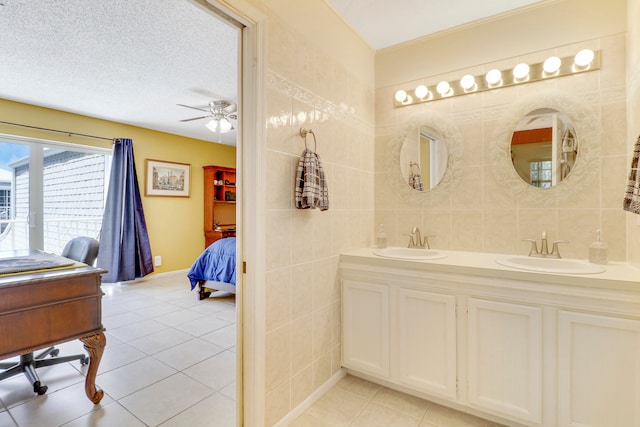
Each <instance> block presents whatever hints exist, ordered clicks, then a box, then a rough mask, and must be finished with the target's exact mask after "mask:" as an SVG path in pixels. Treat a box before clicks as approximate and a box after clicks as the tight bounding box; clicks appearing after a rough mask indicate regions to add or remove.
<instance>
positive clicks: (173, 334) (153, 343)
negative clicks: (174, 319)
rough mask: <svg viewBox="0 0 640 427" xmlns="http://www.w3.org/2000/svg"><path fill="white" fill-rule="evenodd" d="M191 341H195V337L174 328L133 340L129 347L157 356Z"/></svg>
mask: <svg viewBox="0 0 640 427" xmlns="http://www.w3.org/2000/svg"><path fill="white" fill-rule="evenodd" d="M190 339H193V337H192V336H191V335H189V334H186V333H184V332H181V331H178V330H175V329H173V328H166V329H165V330H164V331H160V332H156V333H155V334H151V335H147V336H146V337H142V338H139V339H137V340H133V341H131V342H129V345H132V346H134V347H135V348H137V349H138V350H140V351H142V352H143V353H146V354H156V353H159V352H161V351H163V350H166V349H168V348H171V347H174V346H176V345H178V344H180V343H183V342H186V341H189V340H190Z"/></svg>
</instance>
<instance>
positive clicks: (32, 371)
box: [0, 237, 100, 395]
mask: <svg viewBox="0 0 640 427" xmlns="http://www.w3.org/2000/svg"><path fill="white" fill-rule="evenodd" d="M99 246H100V245H99V243H98V241H97V240H95V239H92V238H91V237H76V238H74V239H71V240H70V241H69V242H68V243H67V244H66V245H65V247H64V249H63V250H62V256H63V257H65V258H69V259H72V260H74V261H79V262H83V263H85V264H87V265H93V263H94V262H95V261H96V258H97V256H98V249H99ZM58 354H60V350H58V349H57V348H55V347H49V348H48V349H46V350H44V351H43V352H41V353H39V354H37V355H35V356H34V354H33V353H27V354H22V355H20V361H19V362H3V363H0V369H4V371H3V372H0V381H2V380H4V379H7V378H10V377H13V376H14V375H18V374H20V373H22V372H24V374H25V375H26V376H27V378H28V379H29V381H30V382H31V384H33V391H34V393H38V394H40V395H42V394H45V393H46V392H47V388H48V387H47V386H46V385H44V384H41V383H40V378H38V374H37V373H36V369H37V368H41V367H43V366H51V365H57V364H59V363H66V362H71V361H73V360H79V361H80V364H82V365H86V364H87V363H89V356H87V355H86V354H75V355H73V356H61V357H57V356H58ZM49 355H51V356H52V357H50V358H49V359H45V358H46V357H47V356H49Z"/></svg>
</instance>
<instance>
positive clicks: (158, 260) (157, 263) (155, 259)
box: [153, 255, 162, 267]
mask: <svg viewBox="0 0 640 427" xmlns="http://www.w3.org/2000/svg"><path fill="white" fill-rule="evenodd" d="M153 265H154V266H155V267H160V266H161V265H162V257H161V256H160V255H156V256H155V257H153Z"/></svg>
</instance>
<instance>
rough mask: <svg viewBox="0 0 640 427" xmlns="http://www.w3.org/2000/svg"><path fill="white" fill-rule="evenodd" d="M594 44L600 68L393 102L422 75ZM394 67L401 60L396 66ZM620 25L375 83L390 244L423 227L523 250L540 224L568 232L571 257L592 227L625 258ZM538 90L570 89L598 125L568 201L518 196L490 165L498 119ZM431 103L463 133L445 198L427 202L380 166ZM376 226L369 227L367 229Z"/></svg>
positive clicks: (467, 241) (613, 254) (379, 175)
mask: <svg viewBox="0 0 640 427" xmlns="http://www.w3.org/2000/svg"><path fill="white" fill-rule="evenodd" d="M585 47H589V48H591V49H594V50H596V49H600V50H601V52H602V66H601V69H600V70H599V71H593V72H589V73H584V74H580V75H574V76H568V77H561V78H557V79H553V80H548V81H543V82H537V83H529V84H525V85H521V86H514V87H508V88H502V89H497V90H492V91H488V92H483V93H480V94H473V95H466V96H460V97H454V98H450V99H447V100H440V101H435V102H431V103H425V104H419V105H414V106H407V107H401V108H394V107H393V102H392V99H393V94H394V93H395V91H396V90H397V89H401V88H402V89H406V88H411V87H415V86H417V85H418V84H420V83H425V84H435V83H437V82H438V81H440V80H452V79H454V78H459V77H461V76H463V75H464V74H467V73H470V74H473V75H478V74H483V73H486V72H487V71H488V70H490V69H492V68H498V69H505V68H509V67H513V66H514V65H516V64H517V63H519V62H522V61H526V62H529V63H535V62H542V61H544V60H545V59H546V58H547V57H549V56H551V55H558V56H560V57H564V56H569V55H574V54H575V53H576V52H578V51H579V50H580V49H582V48H585ZM399 66H400V65H399ZM625 67H626V33H620V34H615V35H611V36H608V37H604V38H599V39H595V40H585V41H584V42H580V43H575V44H572V45H567V46H561V47H553V48H550V49H548V50H544V51H539V52H534V53H527V54H524V55H522V56H521V57H517V58H508V59H505V60H502V61H498V62H492V63H486V64H480V65H478V66H476V67H473V68H469V69H463V70H457V71H455V72H452V73H449V74H445V75H438V76H431V77H427V78H425V79H422V80H416V81H412V82H402V83H401V84H395V85H392V86H387V87H384V88H379V89H378V90H377V91H376V177H375V180H376V218H375V222H376V224H378V223H384V224H385V228H386V229H387V230H388V231H387V234H388V236H389V244H391V245H401V246H403V245H406V239H407V238H406V237H405V236H403V233H408V232H409V231H410V229H411V227H413V226H420V227H421V229H422V230H423V235H424V234H432V235H435V237H434V238H432V239H431V243H432V246H433V247H435V248H439V249H453V250H466V251H479V252H501V253H517V254H526V253H528V249H529V248H528V246H527V245H528V244H527V243H526V242H522V241H521V239H524V238H539V236H540V233H541V232H542V231H546V232H547V234H548V235H549V239H550V240H555V239H564V240H569V241H570V243H569V244H567V245H564V247H563V248H562V249H563V251H562V254H563V256H565V257H571V258H586V257H587V256H588V246H589V244H590V242H592V241H593V240H594V237H595V233H593V232H592V231H595V230H596V229H601V230H602V233H603V239H604V240H605V241H607V242H608V243H609V248H610V254H609V257H610V259H611V260H617V261H624V260H626V257H627V232H626V221H625V213H624V212H623V211H622V209H621V206H622V199H623V197H624V190H625V185H626V170H627V167H628V165H627V150H628V144H627V133H626V129H627V127H626V109H627V97H626V72H625ZM543 90H553V91H558V93H562V94H568V95H570V96H571V97H572V98H573V99H575V100H577V102H579V103H581V104H584V105H587V106H588V107H589V108H590V109H591V110H592V111H593V112H594V114H595V116H594V117H595V120H596V121H597V125H598V126H599V127H600V135H599V137H598V138H597V139H598V140H596V141H593V142H594V144H595V146H596V147H597V148H598V149H599V155H598V157H597V159H596V160H597V161H596V162H595V165H594V167H593V171H592V172H591V173H590V174H589V175H588V176H587V179H588V182H586V183H585V184H586V185H583V186H582V189H581V193H582V194H577V195H575V197H574V198H573V200H571V201H567V200H562V199H560V198H557V199H554V198H549V199H548V200H547V199H546V198H545V197H543V198H542V201H541V202H538V203H535V204H532V203H527V202H526V201H523V200H518V198H517V197H514V196H513V195H512V194H511V193H510V192H508V191H505V190H504V188H502V184H501V183H499V182H497V179H496V174H495V173H494V169H493V168H494V166H493V164H492V147H493V145H494V144H495V139H494V138H495V136H496V130H497V129H499V128H500V123H501V120H502V119H503V117H504V116H505V115H507V114H508V113H509V111H510V108H513V106H514V105H517V103H518V102H519V101H521V100H523V99H525V98H527V97H530V96H532V95H535V94H536V93H539V92H541V91H543ZM426 110H433V111H435V112H438V113H440V114H443V115H444V116H445V117H447V118H448V119H450V120H451V121H452V122H453V123H455V124H456V126H457V128H458V131H459V133H460V134H461V140H462V145H463V147H462V155H461V161H460V162H459V167H460V168H461V170H460V171H459V174H458V178H457V179H455V180H454V182H452V185H451V187H450V192H449V197H444V198H442V197H441V198H439V199H438V200H437V201H435V202H433V203H431V204H430V205H428V206H427V207H421V206H419V205H417V204H416V203H415V202H414V201H412V200H411V199H408V198H405V197H401V196H400V194H399V193H398V192H397V191H396V190H395V188H394V185H393V180H391V179H390V178H389V174H388V172H387V170H386V168H385V162H386V157H387V155H388V152H389V144H390V142H391V141H392V140H393V136H394V135H395V133H396V132H398V131H399V130H401V129H402V127H403V125H404V123H406V122H407V121H408V120H410V118H411V117H412V116H414V115H416V114H420V113H422V112H424V111H426ZM371 233H373V231H371Z"/></svg>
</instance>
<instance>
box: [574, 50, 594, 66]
mask: <svg viewBox="0 0 640 427" xmlns="http://www.w3.org/2000/svg"><path fill="white" fill-rule="evenodd" d="M594 56H595V54H594V53H593V51H592V50H591V49H583V50H581V51H580V52H578V53H577V54H576V56H575V58H574V62H575V64H576V65H577V66H578V67H586V66H587V65H589V64H591V61H593V58H594Z"/></svg>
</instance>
